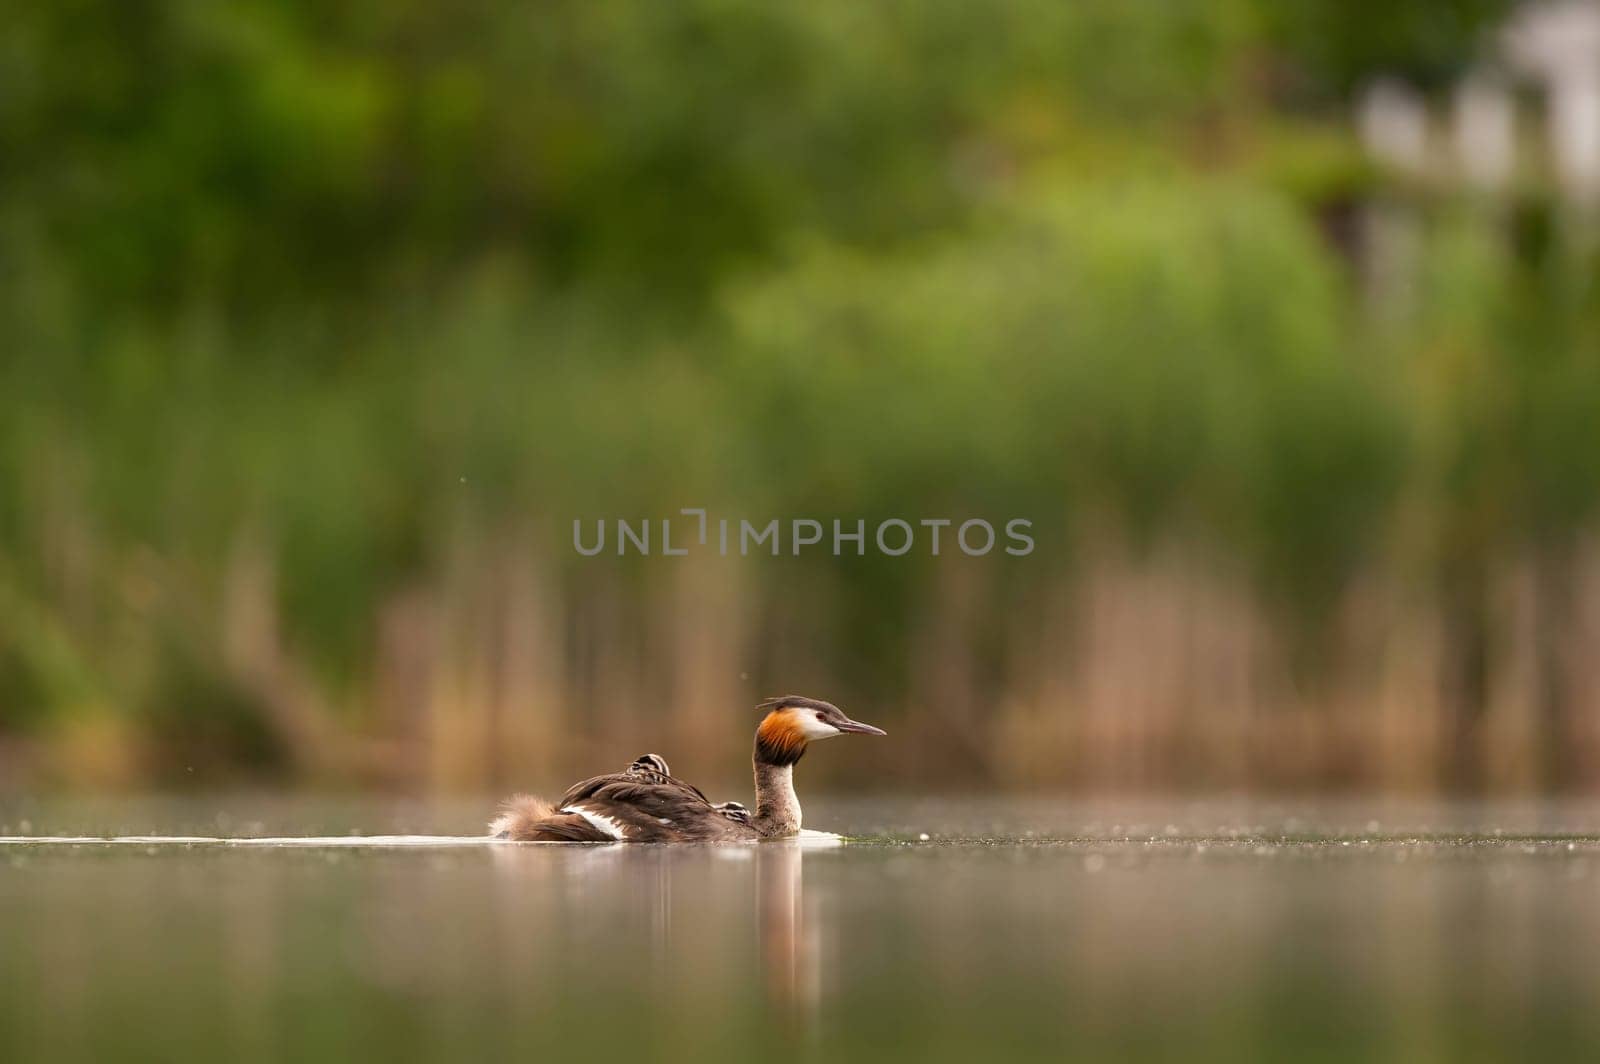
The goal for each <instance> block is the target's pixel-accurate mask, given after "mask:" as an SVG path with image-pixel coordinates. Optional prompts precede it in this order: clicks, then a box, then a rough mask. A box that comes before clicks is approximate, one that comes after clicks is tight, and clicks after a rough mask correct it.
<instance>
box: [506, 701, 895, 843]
mask: <svg viewBox="0 0 1600 1064" xmlns="http://www.w3.org/2000/svg"><path fill="white" fill-rule="evenodd" d="M756 708H758V709H762V710H765V711H766V713H765V715H764V716H763V717H762V718H761V723H760V724H759V725H758V726H757V727H756V741H755V752H754V755H753V757H752V762H753V765H754V769H755V782H756V808H755V812H753V813H752V812H751V811H750V810H749V809H747V808H746V807H745V806H743V805H740V804H739V803H738V802H722V803H720V804H713V803H712V802H711V801H710V800H709V799H708V798H706V796H705V795H704V794H702V793H701V791H700V789H699V788H698V787H694V786H691V785H690V784H687V783H685V782H683V781H682V780H680V779H678V778H677V777H676V776H674V775H673V774H672V770H671V769H670V768H668V767H667V762H666V759H665V758H663V757H662V756H661V755H660V754H645V755H643V756H642V757H639V758H637V759H635V761H634V762H633V764H631V765H629V766H628V768H627V770H626V771H624V772H613V773H611V774H609V775H605V776H595V777H594V778H592V779H587V780H584V781H583V782H582V783H578V784H574V785H573V786H572V788H571V789H569V790H568V791H567V793H566V794H564V795H562V796H561V800H560V801H559V802H557V803H555V804H553V805H552V804H551V803H549V802H546V801H543V800H542V799H539V798H533V797H530V796H528V795H517V796H516V797H514V798H512V799H510V800H509V801H507V802H506V804H505V806H504V807H503V808H502V811H501V813H500V815H499V816H498V817H496V818H495V819H494V821H493V823H491V824H490V825H489V834H490V835H491V836H493V837H494V838H497V839H510V840H512V841H515V842H741V841H753V840H756V839H776V838H784V837H787V836H790V835H798V834H799V833H800V801H799V799H797V798H796V797H795V793H794V766H795V763H796V762H797V761H799V760H800V758H801V757H803V756H804V755H805V752H806V747H807V746H809V745H810V744H811V743H814V742H820V741H821V740H823V739H831V738H833V737H834V736H835V735H847V734H856V735H883V734H884V732H883V730H882V729H881V728H874V727H873V726H872V725H870V724H862V723H860V722H858V721H853V720H851V719H850V718H849V717H847V716H845V715H844V714H843V713H842V712H840V710H839V707H837V706H835V705H833V704H831V703H828V702H820V701H818V700H816V699H814V698H801V697H800V696H798V695H786V696H784V697H783V698H773V699H768V700H767V701H765V702H763V703H761V705H759V706H757V707H756Z"/></svg>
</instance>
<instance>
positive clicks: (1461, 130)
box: [1452, 72, 1517, 193]
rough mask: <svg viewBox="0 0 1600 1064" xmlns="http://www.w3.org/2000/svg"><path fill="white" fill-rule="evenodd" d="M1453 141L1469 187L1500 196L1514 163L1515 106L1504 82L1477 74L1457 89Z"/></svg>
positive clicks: (1483, 74) (1458, 162)
mask: <svg viewBox="0 0 1600 1064" xmlns="http://www.w3.org/2000/svg"><path fill="white" fill-rule="evenodd" d="M1454 103H1455V112H1454V115H1453V118H1454V123H1453V129H1452V132H1453V135H1454V136H1453V139H1454V142H1455V144H1454V147H1455V157H1456V162H1457V164H1458V165H1459V166H1460V167H1461V172H1462V173H1463V174H1464V175H1465V176H1466V179H1467V181H1468V183H1470V184H1471V185H1472V186H1473V187H1474V188H1476V189H1478V190H1479V191H1481V192H1488V193H1493V192H1500V191H1502V190H1504V189H1505V187H1506V185H1507V184H1509V183H1510V180H1511V171H1512V168H1513V166H1514V165H1515V163H1516V150H1517V145H1516V139H1517V129H1516V121H1517V120H1516V105H1515V103H1514V102H1513V101H1512V99H1511V92H1510V90H1509V89H1508V88H1507V87H1506V84H1505V82H1504V81H1503V80H1502V79H1500V78H1498V77H1495V76H1494V75H1493V74H1489V73H1484V72H1477V73H1474V74H1472V75H1471V76H1469V77H1467V78H1465V79H1464V80H1463V81H1462V82H1461V84H1460V85H1458V86H1456V92H1455V101H1454Z"/></svg>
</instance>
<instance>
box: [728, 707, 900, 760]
mask: <svg viewBox="0 0 1600 1064" xmlns="http://www.w3.org/2000/svg"><path fill="white" fill-rule="evenodd" d="M756 708H757V709H764V710H766V711H767V714H766V716H765V717H763V718H761V724H760V726H759V727H757V728H756V756H757V758H759V759H760V760H762V761H765V762H766V763H767V764H770V765H792V764H794V763H795V762H796V761H799V760H800V755H802V754H804V753H805V752H806V746H807V745H809V744H810V743H814V742H820V741H821V740H823V739H832V738H833V737H834V736H835V735H885V734H887V733H886V732H885V731H884V730H883V729H882V728H874V727H873V726H872V725H870V724H862V723H861V722H860V721H855V720H851V719H850V718H849V717H847V716H845V715H844V713H843V712H841V711H840V709H839V707H838V706H836V705H834V704H833V703H831V702H820V701H818V700H817V699H815V698H801V697H800V696H799V695H785V696H783V697H782V698H769V699H767V701H765V702H763V703H761V705H759V706H757V707H756Z"/></svg>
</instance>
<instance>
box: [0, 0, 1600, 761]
mask: <svg viewBox="0 0 1600 1064" xmlns="http://www.w3.org/2000/svg"><path fill="white" fill-rule="evenodd" d="M135 9H136V10H135ZM1343 9H1344V5H1334V4H1320V3H1318V4H1307V5H1296V11H1295V12H1294V13H1284V12H1281V11H1276V10H1274V9H1273V7H1272V6H1270V5H1258V4H1254V3H1246V2H1239V3H1235V4H1227V5H1222V6H1221V7H1218V8H1215V9H1208V10H1206V11H1200V10H1198V9H1196V10H1193V11H1190V10H1186V9H1185V10H1177V9H1167V8H1150V7H1145V6H1142V5H1122V4H1110V3H1106V4H1101V3H1089V4H1082V5H1072V6H1070V7H1069V8H1065V9H1063V8H1062V7H1061V6H1059V5H1053V4H1041V3H1030V2H1013V3H1003V4H996V5H994V6H993V8H992V10H991V14H992V17H991V18H988V19H985V20H980V21H978V22H974V20H973V19H972V18H971V16H970V12H968V11H967V9H966V5H957V4H950V5H945V4H931V5H917V6H916V7H915V8H905V9H901V8H898V7H895V6H893V5H889V6H886V7H884V8H882V9H874V10H872V11H862V10H858V9H857V7H856V6H854V5H848V4H843V3H840V4H833V3H823V4H816V5H808V6H807V7H806V8H805V9H804V10H798V9H782V10H769V9H767V8H764V7H760V6H757V5H748V6H747V5H743V4H734V5H725V4H716V3H709V2H708V3H704V4H699V3H694V4H686V5H674V6H673V7H672V8H671V9H663V8H658V7H646V6H642V5H640V6H633V5H629V6H628V8H627V10H628V12H629V17H621V16H620V15H619V11H621V10H623V9H622V8H619V7H615V6H612V5H575V4H574V5H566V4H556V5H549V6H548V7H546V8H544V9H542V10H540V11H539V12H538V13H532V12H529V11H526V10H524V9H523V8H522V7H521V5H515V4H509V3H505V4H502V3H491V2H486V0H485V2H480V3H476V4H469V5H465V6H464V7H462V9H461V10H459V11H456V12H452V14H451V15H450V17H449V18H444V17H443V16H442V15H437V14H431V13H429V12H426V11H422V10H400V9H396V10H393V11H377V10H375V9H372V8H370V7H369V6H368V5H364V4H358V3H354V2H351V3H335V4H323V5H316V7H315V8H312V7H310V6H306V7H301V6H297V5H267V4H262V5H250V4H246V5H242V6H238V7H230V8H229V9H227V10H223V9H212V8H208V7H197V6H194V5H187V4H178V3H162V2H151V3H147V4H143V5H126V4H97V3H90V4H85V5H83V6H82V10H78V11H75V12H73V13H71V14H64V13H62V12H61V11H59V10H58V9H56V8H55V7H54V6H53V5H37V6H27V7H25V9H24V13H23V15H22V17H21V19H20V29H19V32H18V35H17V37H16V42H17V43H16V44H15V46H14V47H12V48H10V49H9V50H8V51H7V52H6V53H5V54H4V56H3V57H0V81H3V83H4V84H5V85H6V86H7V87H9V89H10V90H11V91H10V92H9V93H8V94H6V96H5V98H6V100H7V103H6V105H5V107H4V108H3V109H0V130H3V132H4V134H5V135H6V136H7V138H8V142H9V143H11V144H13V145H14V146H15V150H14V151H13V152H11V153H9V154H8V162H7V169H6V171H5V172H4V174H3V175H0V232H3V233H4V235H5V240H4V241H3V243H0V269H3V270H4V273H5V277H6V279H7V282H8V283H7V284H6V285H4V286H0V330H3V334H4V342H5V345H6V349H7V351H8V353H9V354H8V357H7V358H5V359H4V360H3V361H0V411H3V416H0V770H3V772H4V778H5V779H6V780H7V781H23V782H24V783H28V784H32V783H40V782H48V781H66V782H70V781H93V782H124V783H138V782H148V781H162V782H167V783H171V782H183V781H187V780H191V779H193V780H196V781H201V782H212V783H215V782H218V781H227V782H238V781H239V780H242V779H249V778H254V777H260V778H265V779H293V780H302V781H317V782H320V783H323V784H327V783H337V782H341V781H343V782H348V781H361V782H369V781H381V782H389V783H394V784H407V785H416V786H425V787H434V788H440V789H462V790H466V789H476V788H480V787H485V786H489V785H490V784H493V785H496V786H498V785H502V784H505V783H510V782H517V783H528V784H530V785H534V784H540V785H548V784H549V783H551V782H556V783H559V782H561V780H562V779H563V778H564V777H566V776H568V775H570V774H571V773H572V772H575V771H583V770H585V769H588V768H591V767H593V766H595V765H604V764H609V763H611V762H614V761H618V760H620V759H622V758H625V757H631V756H633V755H634V754H636V753H638V752H639V751H640V750H641V749H644V748H659V749H661V750H663V752H666V753H668V754H669V755H670V756H671V758H672V760H673V763H674V765H675V767H678V768H680V769H681V770H683V771H686V772H687V771H692V772H693V773H694V774H695V775H696V776H703V777H708V778H716V777H718V776H719V775H721V776H724V777H726V776H728V775H731V774H733V773H736V772H739V771H741V770H740V768H739V766H740V764H741V763H742V760H743V756H744V746H745V743H746V742H747V741H748V725H749V723H750V721H749V719H748V717H747V716H746V715H745V714H746V708H747V707H748V706H749V705H751V704H753V703H754V702H755V701H756V700H757V699H759V698H760V697H763V696H766V695H771V694H775V693H780V692H781V691H783V690H804V691H808V692H811V693H816V694H825V695H827V696H829V697H834V698H836V699H837V700H838V701H840V702H841V703H842V704H845V705H847V706H849V707H854V709H856V710H859V711H860V713H861V715H862V716H863V717H865V718H867V719H871V720H874V721H876V722H878V723H883V724H885V725H886V726H888V727H889V728H890V730H891V731H892V732H894V733H895V735H896V741H895V742H893V743H891V744H885V745H884V746H883V747H882V748H880V749H877V750H873V751H871V752H870V753H861V754H859V755H852V757H859V758H867V759H870V761H862V760H855V761H852V760H851V759H849V758H839V759H836V760H835V763H834V764H833V765H832V767H829V766H825V765H821V764H818V765H817V766H815V767H814V771H815V772H817V773H818V775H819V776H823V777H827V776H830V775H832V776H834V777H835V778H836V779H843V778H846V777H847V776H848V777H849V778H852V779H856V780H860V779H861V778H863V777H866V776H869V775H872V774H871V773H867V772H864V771H862V770H863V768H865V767H866V765H868V764H870V765H871V766H873V767H875V768H878V769H879V770H880V772H879V773H878V774H877V775H876V777H875V779H876V780H877V781H878V782H879V783H881V784H882V785H888V786H898V787H904V788H927V787H934V786H938V787H957V786H970V785H997V784H998V785H1011V786H1017V787H1032V788H1059V787H1067V786H1140V787H1184V786H1193V787H1214V788H1233V787H1239V788H1249V787H1256V786H1274V787H1278V786H1305V787H1330V786H1334V787H1337V786H1386V787H1397V788H1410V789H1431V788H1465V789H1473V788H1505V789H1516V788H1527V787H1535V786H1552V787H1564V786H1577V785H1582V784H1584V783H1586V782H1588V781H1591V780H1593V779H1594V777H1595V775H1596V773H1597V772H1600V765H1597V763H1596V754H1595V743H1596V740H1595V737H1594V734H1593V727H1592V726H1591V725H1590V724H1589V723H1588V722H1590V721H1592V720H1594V719H1596V718H1595V716H1594V714H1593V713H1592V711H1591V707H1590V706H1589V704H1588V703H1589V701H1590V700H1591V696H1590V694H1589V691H1590V690H1591V689H1592V688H1593V685H1592V684H1591V683H1588V682H1587V681H1588V671H1589V666H1588V663H1587V661H1586V655H1585V654H1584V652H1583V649H1584V647H1585V646H1586V645H1588V642H1589V640H1591V639H1592V637H1593V635H1594V632H1593V629H1594V626H1595V625H1596V623H1597V617H1596V614H1597V611H1600V605H1597V603H1600V598H1597V597H1596V591H1597V588H1596V582H1595V581H1596V575H1595V572H1596V565H1597V557H1596V548H1595V544H1594V539H1593V533H1594V530H1595V527H1596V525H1595V519H1594V506H1595V502H1596V501H1597V499H1600V461H1597V459H1596V456H1597V455H1600V438H1597V429H1596V425H1597V421H1596V419H1595V417H1594V416H1593V415H1594V411H1595V410H1596V408H1597V407H1596V404H1597V400H1600V360H1597V358H1596V354H1597V352H1596V351H1595V338H1596V336H1597V330H1596V326H1597V309H1600V308H1597V307H1596V305H1595V300H1594V284H1593V278H1594V275H1595V254H1594V252H1595V240H1594V232H1595V227H1594V207H1593V204H1594V202H1595V201H1594V197H1593V196H1592V195H1591V192H1592V190H1591V189H1590V187H1589V185H1588V184H1586V182H1587V181H1588V180H1589V178H1588V177H1587V176H1586V175H1589V173H1590V171H1589V169H1586V163H1585V161H1584V160H1585V158H1586V157H1585V156H1584V155H1583V154H1582V149H1581V145H1579V147H1578V148H1573V147H1572V146H1571V145H1568V144H1567V143H1566V141H1564V140H1563V139H1562V138H1563V134H1562V132H1561V131H1562V129H1563V128H1564V127H1563V126H1562V125H1561V123H1560V122H1558V121H1555V120H1554V119H1552V120H1550V121H1548V122H1547V121H1546V118H1548V117H1549V116H1550V115H1559V114H1561V113H1565V112H1563V111H1562V109H1561V107H1560V106H1557V103H1556V102H1552V101H1557V100H1558V99H1559V91H1558V90H1559V86H1560V85H1562V84H1566V82H1565V81H1562V80H1561V79H1559V78H1553V79H1552V80H1551V81H1550V84H1551V85H1553V86H1556V88H1552V89H1550V91H1549V92H1548V93H1544V91H1543V90H1542V89H1541V88H1540V86H1541V84H1542V83H1541V82H1540V81H1539V80H1538V78H1537V77H1535V76H1534V75H1530V74H1529V73H1527V69H1528V68H1527V62H1526V59H1525V57H1524V58H1522V59H1518V60H1517V61H1516V62H1513V61H1512V59H1513V58H1516V57H1515V56H1512V58H1505V59H1502V58H1500V57H1502V56H1503V55H1506V54H1510V52H1508V50H1507V49H1504V48H1502V47H1501V46H1500V44H1498V43H1497V42H1498V41H1499V40H1500V37H1499V36H1497V34H1498V33H1499V32H1500V31H1499V30H1498V29H1497V27H1499V26H1500V25H1501V20H1502V19H1503V18H1505V17H1507V12H1508V10H1509V6H1508V5H1501V4H1486V3H1462V4H1452V5H1440V6H1439V9H1440V10H1441V11H1444V14H1438V13H1437V12H1436V13H1435V15H1434V16H1429V17H1423V16H1412V15H1409V14H1404V15H1403V14H1400V13H1387V14H1384V13H1377V14H1374V15H1373V17H1372V18H1370V19H1367V20H1365V22H1362V20H1345V19H1343V18H1342V16H1341V14H1340V12H1341V11H1342V10H1343ZM1445 9H1448V10H1445ZM1330 20H1331V21H1332V22H1335V23H1337V24H1338V25H1340V26H1341V27H1345V30H1347V31H1348V32H1343V31H1342V32H1341V34H1338V35H1329V34H1328V33H1326V32H1324V30H1325V29H1326V26H1327V25H1328V24H1329V22H1330ZM1358 24H1359V25H1364V26H1365V27H1366V29H1365V30H1361V29H1353V28H1351V27H1352V26H1356V25H1358ZM1369 31H1370V32H1369ZM1510 51H1511V52H1514V51H1515V50H1510ZM1520 54H1521V53H1517V55H1520ZM86 71H89V73H86ZM1380 75H1381V77H1380ZM1490 75H1493V76H1490ZM1397 78H1399V79H1402V80H1399V81H1397V80H1395V79H1397ZM1497 79H1499V80H1497ZM1469 90H1470V91H1469ZM1547 97H1548V98H1547ZM1462 101H1466V102H1465V103H1463V102H1462ZM694 506H704V507H707V508H709V510H710V511H711V513H712V515H713V516H714V517H717V516H722V517H728V518H730V519H738V518H750V519H752V520H757V521H765V520H768V519H771V518H778V519H780V520H784V521H788V520H792V519H795V518H813V519H817V520H821V521H823V522H825V523H827V522H831V521H832V520H833V519H835V518H838V519H842V520H844V521H846V522H848V523H853V522H854V521H855V520H858V519H860V520H865V521H867V522H868V525H869V527H871V526H873V525H875V524H876V523H877V522H878V521H881V520H884V519H887V518H891V517H898V518H902V519H906V520H909V521H912V522H915V521H917V520H919V519H921V518H949V519H952V520H955V521H958V522H959V521H960V520H963V519H966V518H968V517H983V518H986V519H989V520H990V521H991V522H993V523H995V524H996V525H997V526H998V525H1000V524H1003V523H1004V522H1005V521H1006V520H1008V519H1010V518H1013V517H1023V518H1027V519H1030V520H1032V521H1033V522H1034V526H1033V527H1034V533H1035V536H1036V539H1037V543H1038V546H1037V548H1036V550H1035V552H1034V553H1033V554H1031V555H1030V556H1028V557H1024V558H1004V557H999V556H992V557H988V558H983V559H974V558H967V557H964V556H962V555H960V554H953V553H949V551H948V548H947V552H946V553H945V554H943V555H941V556H940V557H938V558H934V557H932V556H931V555H930V554H929V553H927V551H926V550H925V548H923V547H922V546H919V547H918V548H917V549H916V550H914V551H913V552H912V554H910V555H908V556H906V557H904V558H889V557H883V556H881V555H875V554H871V553H869V554H868V556H866V557H855V556H850V555H846V556H845V557H842V558H838V559H835V558H833V557H831V556H828V555H827V554H826V553H825V552H823V551H817V552H815V553H808V554H806V555H804V556H801V557H798V558H796V557H790V556H785V557H780V558H771V557H750V558H744V559H736V558H720V557H717V556H716V555H715V554H714V553H706V552H700V553H696V554H694V555H692V556H690V557H688V558H665V557H659V556H657V557H648V558H642V557H620V558H619V557H616V556H615V555H607V556H603V557H597V558H584V557H581V556H579V555H578V554H577V552H576V551H575V550H573V548H572V542H571V531H570V530H571V523H572V521H573V520H574V519H580V520H585V521H595V520H601V519H605V520H610V521H614V520H616V519H627V520H630V521H635V522H637V521H639V520H643V519H650V520H653V521H659V520H661V519H663V518H668V517H673V516H675V515H677V513H678V511H679V509H680V508H683V507H694Z"/></svg>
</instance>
